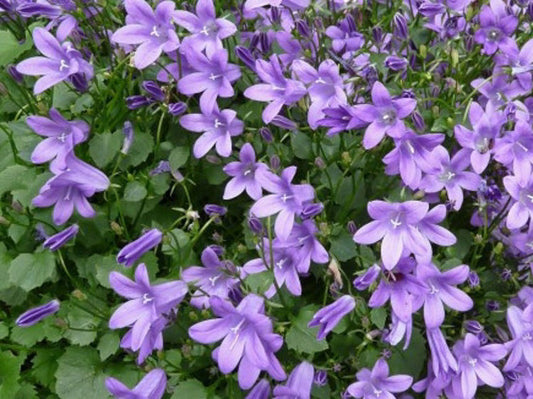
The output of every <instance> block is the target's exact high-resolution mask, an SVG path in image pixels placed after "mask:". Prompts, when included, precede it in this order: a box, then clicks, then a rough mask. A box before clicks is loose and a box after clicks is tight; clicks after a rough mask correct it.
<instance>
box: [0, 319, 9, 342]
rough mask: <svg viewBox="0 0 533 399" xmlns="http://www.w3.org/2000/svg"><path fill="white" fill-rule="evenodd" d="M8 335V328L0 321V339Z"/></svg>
mask: <svg viewBox="0 0 533 399" xmlns="http://www.w3.org/2000/svg"><path fill="white" fill-rule="evenodd" d="M8 335H9V327H8V326H6V325H5V323H4V322H3V321H0V339H2V338H5V337H7V336H8Z"/></svg>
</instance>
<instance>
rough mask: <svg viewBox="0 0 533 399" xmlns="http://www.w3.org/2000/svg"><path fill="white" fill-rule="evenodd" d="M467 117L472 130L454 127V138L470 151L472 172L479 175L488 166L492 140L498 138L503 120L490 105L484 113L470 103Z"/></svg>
mask: <svg viewBox="0 0 533 399" xmlns="http://www.w3.org/2000/svg"><path fill="white" fill-rule="evenodd" d="M468 116H469V119H470V123H471V125H472V128H473V130H469V129H467V128H465V127H464V126H461V125H456V126H455V138H456V139H457V141H458V142H459V144H460V145H461V146H462V147H463V148H468V149H470V150H471V154H470V163H471V164H472V169H474V172H476V173H478V174H479V173H482V172H483V171H484V170H485V168H486V167H487V165H488V164H489V160H490V153H491V147H492V143H493V140H494V139H495V138H496V136H498V134H499V132H500V128H501V127H502V125H503V124H504V122H505V119H504V117H503V115H502V113H501V112H499V111H497V110H495V109H494V107H493V106H491V103H488V104H487V110H486V112H485V111H483V108H481V106H480V105H479V104H478V103H475V102H474V103H472V104H471V106H470V110H469V111H468Z"/></svg>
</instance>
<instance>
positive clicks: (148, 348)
mask: <svg viewBox="0 0 533 399" xmlns="http://www.w3.org/2000/svg"><path fill="white" fill-rule="evenodd" d="M167 324H168V318H167V317H166V316H159V317H157V318H155V319H154V320H153V321H152V322H151V323H150V326H149V328H148V331H147V333H146V335H145V336H144V338H143V339H142V340H141V342H140V344H138V343H136V344H135V345H138V347H137V346H134V344H133V342H134V341H133V337H134V335H133V332H134V330H133V328H132V329H130V330H128V331H127V332H126V334H124V336H123V337H122V339H121V340H120V347H121V348H122V349H127V350H130V351H133V352H136V351H138V356H137V364H142V363H143V362H144V361H145V360H146V358H147V357H148V356H149V355H150V353H152V352H153V351H154V350H162V349H163V330H164V329H165V327H166V326H167Z"/></svg>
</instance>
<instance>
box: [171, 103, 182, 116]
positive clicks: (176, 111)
mask: <svg viewBox="0 0 533 399" xmlns="http://www.w3.org/2000/svg"><path fill="white" fill-rule="evenodd" d="M185 111H187V104H185V103H184V102H181V101H179V102H177V103H171V104H168V112H169V113H170V115H172V116H180V115H182V114H184V113H185Z"/></svg>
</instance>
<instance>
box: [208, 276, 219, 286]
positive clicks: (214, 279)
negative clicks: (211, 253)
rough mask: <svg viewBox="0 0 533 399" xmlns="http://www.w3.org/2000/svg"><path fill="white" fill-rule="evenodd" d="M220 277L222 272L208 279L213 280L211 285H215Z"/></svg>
mask: <svg viewBox="0 0 533 399" xmlns="http://www.w3.org/2000/svg"><path fill="white" fill-rule="evenodd" d="M219 278H220V274H218V275H216V276H213V277H209V278H208V280H209V281H210V282H211V286H212V287H214V286H215V283H216V282H217V280H218V279H219Z"/></svg>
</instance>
